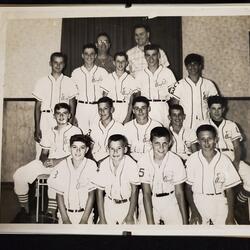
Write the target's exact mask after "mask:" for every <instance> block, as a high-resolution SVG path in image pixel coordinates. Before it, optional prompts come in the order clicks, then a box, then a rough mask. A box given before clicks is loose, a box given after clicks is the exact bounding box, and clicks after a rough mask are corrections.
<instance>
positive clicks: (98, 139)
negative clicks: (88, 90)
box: [90, 96, 124, 161]
mask: <svg viewBox="0 0 250 250" xmlns="http://www.w3.org/2000/svg"><path fill="white" fill-rule="evenodd" d="M97 105H98V114H99V116H100V120H99V121H98V123H97V124H94V125H93V126H92V128H91V131H90V136H91V138H92V139H93V141H94V146H93V151H92V153H93V157H94V159H95V160H96V161H100V160H102V159H103V158H105V157H107V156H108V150H107V144H108V138H109V137H110V136H111V135H113V134H123V133H124V132H123V130H124V128H123V125H122V124H121V123H119V122H117V121H115V120H114V119H113V113H114V111H115V109H114V106H113V100H112V99H110V98H109V97H107V96H105V97H102V98H100V99H99V100H98V102H97Z"/></svg>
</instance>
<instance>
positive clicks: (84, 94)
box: [15, 29, 244, 207]
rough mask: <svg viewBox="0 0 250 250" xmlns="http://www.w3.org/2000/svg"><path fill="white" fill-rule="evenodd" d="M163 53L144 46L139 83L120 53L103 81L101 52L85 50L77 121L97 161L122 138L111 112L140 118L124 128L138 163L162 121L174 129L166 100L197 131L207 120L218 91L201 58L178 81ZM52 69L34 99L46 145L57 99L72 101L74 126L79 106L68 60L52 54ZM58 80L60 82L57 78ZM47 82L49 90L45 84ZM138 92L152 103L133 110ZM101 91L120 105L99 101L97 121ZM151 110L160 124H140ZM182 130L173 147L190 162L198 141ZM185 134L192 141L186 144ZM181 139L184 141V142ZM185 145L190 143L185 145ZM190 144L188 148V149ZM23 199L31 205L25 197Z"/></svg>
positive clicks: (190, 61) (78, 75)
mask: <svg viewBox="0 0 250 250" xmlns="http://www.w3.org/2000/svg"><path fill="white" fill-rule="evenodd" d="M139 30H140V29H139ZM159 52H160V50H159V48H158V46H156V45H146V46H145V47H144V54H145V59H146V62H147V66H148V67H147V68H145V69H143V70H142V71H141V72H138V74H136V81H134V79H133V78H132V77H131V76H130V75H129V74H128V73H126V72H125V68H126V66H127V64H128V58H127V55H126V54H125V53H117V54H116V55H115V57H114V65H115V72H113V73H111V74H109V75H108V76H107V77H104V75H105V74H107V73H103V72H105V70H104V69H102V68H100V67H97V66H96V65H95V64H94V61H95V58H96V53H97V52H96V48H95V47H94V46H93V45H86V46H84V48H83V54H82V57H83V59H84V65H83V66H82V67H80V68H78V69H76V70H74V71H73V73H72V79H73V80H74V81H75V83H76V86H77V87H78V96H77V99H78V104H77V109H76V117H77V120H78V125H79V127H80V128H82V130H83V131H84V133H87V132H89V133H90V135H91V137H92V138H93V140H94V142H95V144H94V148H93V155H94V158H95V159H96V160H97V161H98V160H100V159H102V158H104V157H105V156H107V152H106V150H105V146H106V145H107V142H108V138H109V136H110V131H111V130H112V131H113V134H115V133H119V134H120V133H121V131H122V128H121V127H122V125H121V124H119V123H117V122H115V121H114V120H112V119H111V120H110V112H111V113H113V111H114V110H116V112H114V115H115V114H117V117H116V116H115V118H116V120H118V121H121V122H123V121H124V123H125V122H126V121H128V120H129V118H130V115H131V112H132V110H133V113H134V115H135V117H136V119H134V120H133V121H131V122H128V123H127V124H126V125H125V130H124V134H125V135H126V137H128V139H129V144H130V145H131V155H132V156H133V157H134V159H136V160H138V159H139V157H138V156H140V155H141V153H143V152H146V151H148V150H149V149H150V147H151V142H150V140H149V137H150V131H151V129H152V128H153V127H156V126H159V125H161V124H160V123H162V124H163V125H164V126H168V125H169V121H168V119H167V118H168V105H167V104H166V101H167V100H169V99H170V97H175V98H176V100H178V101H179V102H180V103H181V104H182V105H183V106H184V110H185V113H187V114H188V115H187V116H186V119H185V120H186V124H185V127H186V128H187V127H189V128H195V126H196V125H197V121H200V120H204V119H205V118H207V117H208V116H207V102H206V100H207V97H208V96H209V95H215V94H217V91H216V88H215V87H214V85H213V84H212V82H210V81H208V80H206V79H204V78H202V77H201V70H202V57H201V56H199V55H196V54H191V55H188V56H187V57H186V58H185V65H186V68H187V70H188V73H189V76H188V77H187V78H185V79H183V80H181V81H179V82H178V83H176V80H175V77H174V75H173V73H172V71H171V70H170V69H168V68H166V67H163V66H162V65H160V63H159V60H160V53H159ZM50 65H51V67H52V75H50V76H49V77H48V79H47V81H44V79H43V80H41V82H42V84H41V83H38V84H37V88H36V90H35V91H34V95H35V96H36V98H37V100H38V101H37V102H36V110H37V112H35V113H36V119H35V120H36V129H35V139H36V140H37V141H40V139H41V138H42V139H44V140H45V141H46V139H45V138H46V137H47V136H46V133H50V132H51V129H50V128H51V126H53V125H52V124H51V123H49V122H47V121H46V118H48V119H49V120H51V121H54V120H53V118H52V117H53V115H52V111H51V108H52V107H53V105H54V104H55V103H56V100H58V97H59V101H60V102H64V101H65V102H68V103H69V104H70V106H71V107H73V109H72V116H71V122H72V121H73V120H74V114H75V107H76V100H75V98H74V97H75V94H76V92H75V93H74V88H73V86H74V85H73V84H72V82H70V80H69V78H67V77H66V76H63V75H62V74H61V73H62V70H63V68H64V66H65V59H64V56H63V55H62V54H60V53H54V54H52V56H51V60H50ZM56 76H57V80H56V79H55V78H56ZM46 82H47V84H48V88H46V86H45V83H46ZM57 83H58V84H57ZM137 83H139V84H137ZM56 84H57V85H59V86H58V87H57V88H56V87H55V86H56ZM41 86H42V87H41ZM135 86H136V87H135ZM169 86H171V91H170V92H171V94H170V93H169ZM48 89H51V91H48ZM138 90H139V91H140V92H141V95H144V96H146V97H147V98H148V99H149V100H150V103H151V104H150V106H149V103H147V102H148V101H145V100H144V102H136V103H134V106H132V105H128V104H127V103H128V100H129V99H130V101H131V100H132V98H130V96H131V95H132V94H133V93H134V92H136V91H138ZM102 92H103V93H105V95H108V96H110V97H111V98H112V99H113V100H114V102H115V103H114V106H115V107H114V108H113V104H112V105H111V104H109V105H108V107H107V104H106V105H105V104H101V103H102V102H101V103H99V104H98V112H99V115H100V118H101V120H100V121H98V119H97V120H96V121H95V118H96V114H97V112H96V105H94V104H96V103H97V102H96V101H97V100H98V98H99V97H100V96H101V95H102V94H103V93H102ZM132 96H133V95H132ZM53 100H54V103H53ZM103 103H105V102H103ZM138 103H141V104H143V103H144V105H142V106H140V105H139V106H138V107H137V106H136V104H138ZM145 103H146V105H145ZM150 107H151V112H150V117H151V118H154V119H155V120H157V121H160V123H158V122H156V121H154V119H151V118H149V119H148V118H147V120H146V122H142V123H140V121H143V120H144V121H145V117H146V116H148V112H149V111H150ZM108 109H110V110H108ZM111 110H112V111H111ZM127 110H128V112H127ZM177 110H178V108H177ZM124 111H125V112H124ZM126 113H127V116H126ZM136 113H137V114H136ZM177 113H178V112H177ZM179 113H182V114H183V116H184V112H183V110H182V111H181V110H179ZM83 114H84V115H83ZM145 114H146V116H145ZM171 115H172V116H173V117H174V115H175V116H176V117H177V118H176V122H177V124H178V120H180V118H179V117H178V115H176V114H174V112H172V114H170V116H171ZM119 116H120V119H119ZM125 117H126V118H125ZM51 118H52V119H51ZM139 120H140V121H139ZM173 120H174V118H172V119H171V121H172V123H174V122H173ZM183 120H184V119H183ZM183 120H182V122H183ZM111 121H112V122H111ZM179 122H180V121H179ZM44 124H45V125H47V126H45V129H40V127H41V128H42V127H43V125H44ZM118 124H119V125H118ZM171 128H172V127H170V129H171ZM181 129H182V125H181V126H180V127H179V129H177V131H174V130H173V129H172V132H173V134H174V135H175V136H174V138H175V146H173V147H172V149H173V148H175V147H176V150H175V152H178V153H180V152H181V151H182V153H181V154H183V155H182V157H184V159H186V157H187V156H185V150H184V148H191V147H190V145H191V144H192V142H194V141H192V138H194V137H192V136H190V135H191V134H192V133H191V132H187V131H188V130H186V131H184V130H183V129H182V131H180V130H181ZM115 131H116V132H115ZM183 136H184V137H187V138H188V139H187V140H186V139H185V140H184V139H183ZM231 138H232V137H231ZM236 139H237V140H238V139H240V138H238V137H233V141H235V140H236ZM42 141H43V140H42ZM180 141H182V143H181V144H180V143H179V142H180ZM183 141H185V143H186V145H185V143H183ZM58 143H59V142H58ZM234 144H235V143H234ZM180 145H181V146H180ZM187 145H188V147H186V146H187ZM233 146H235V145H233ZM180 148H182V149H180ZM224 149H226V148H224ZM230 150H231V149H230ZM233 150H234V149H233ZM233 150H232V151H233ZM238 151H239V150H238V149H237V150H235V152H238ZM189 153H190V152H189ZM237 161H238V165H239V157H238V154H237V156H236V157H235V162H237ZM53 165H54V164H53ZM238 165H237V166H238ZM15 176H16V175H15ZM19 193H20V192H19ZM23 195H25V194H20V195H19V196H20V197H21V196H23ZM243 196H244V195H243ZM22 199H23V200H24V201H26V197H25V198H22ZM52 207H53V206H52Z"/></svg>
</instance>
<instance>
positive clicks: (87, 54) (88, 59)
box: [82, 48, 97, 65]
mask: <svg viewBox="0 0 250 250" xmlns="http://www.w3.org/2000/svg"><path fill="white" fill-rule="evenodd" d="M96 56H97V55H96V53H95V50H94V49H93V48H86V49H85V50H84V51H83V53H82V59H83V61H84V64H87V65H94V62H95V59H96Z"/></svg>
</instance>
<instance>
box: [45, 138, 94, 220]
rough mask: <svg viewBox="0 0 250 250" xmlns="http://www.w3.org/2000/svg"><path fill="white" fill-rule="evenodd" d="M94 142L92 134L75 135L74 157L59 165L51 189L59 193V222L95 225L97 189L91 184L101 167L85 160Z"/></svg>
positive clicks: (51, 178)
mask: <svg viewBox="0 0 250 250" xmlns="http://www.w3.org/2000/svg"><path fill="white" fill-rule="evenodd" d="M91 143H92V141H91V138H90V137H89V136H88V135H82V134H76V135H73V136H72V137H71V138H70V152H71V154H70V156H68V157H67V158H66V159H64V160H63V161H61V162H60V163H59V164H58V166H57V168H56V169H55V170H53V171H52V173H51V175H50V177H49V179H48V186H49V187H50V188H51V189H53V190H54V191H55V192H56V200H57V204H58V208H59V212H60V213H59V216H58V217H59V223H63V224H87V223H89V224H92V223H93V213H92V209H93V205H94V199H95V191H94V190H95V187H94V185H93V184H92V183H91V181H92V179H93V178H94V176H95V175H96V171H97V166H96V163H95V162H94V161H93V160H91V159H88V158H86V157H85V156H86V153H87V152H88V150H90V148H91Z"/></svg>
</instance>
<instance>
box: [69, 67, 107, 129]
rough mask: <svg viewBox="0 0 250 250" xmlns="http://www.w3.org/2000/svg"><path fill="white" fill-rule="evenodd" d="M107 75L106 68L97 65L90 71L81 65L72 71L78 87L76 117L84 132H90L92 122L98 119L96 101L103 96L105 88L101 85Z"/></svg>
mask: <svg viewBox="0 0 250 250" xmlns="http://www.w3.org/2000/svg"><path fill="white" fill-rule="evenodd" d="M107 75H108V72H107V71H106V70H105V69H104V68H102V67H98V66H96V65H94V67H93V68H92V69H91V70H90V71H88V70H87V69H86V68H85V67H84V66H81V67H79V68H76V69H75V70H74V71H73V72H72V76H71V77H72V79H73V81H74V83H75V84H76V87H77V89H78V96H77V99H78V104H77V108H76V118H77V121H78V126H79V127H80V128H81V129H82V130H83V131H84V132H88V130H89V129H91V127H92V124H94V123H95V122H97V121H98V111H97V105H96V102H97V101H98V99H99V98H100V97H102V92H103V90H102V89H101V87H100V86H102V81H103V79H104V78H106V77H107Z"/></svg>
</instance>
